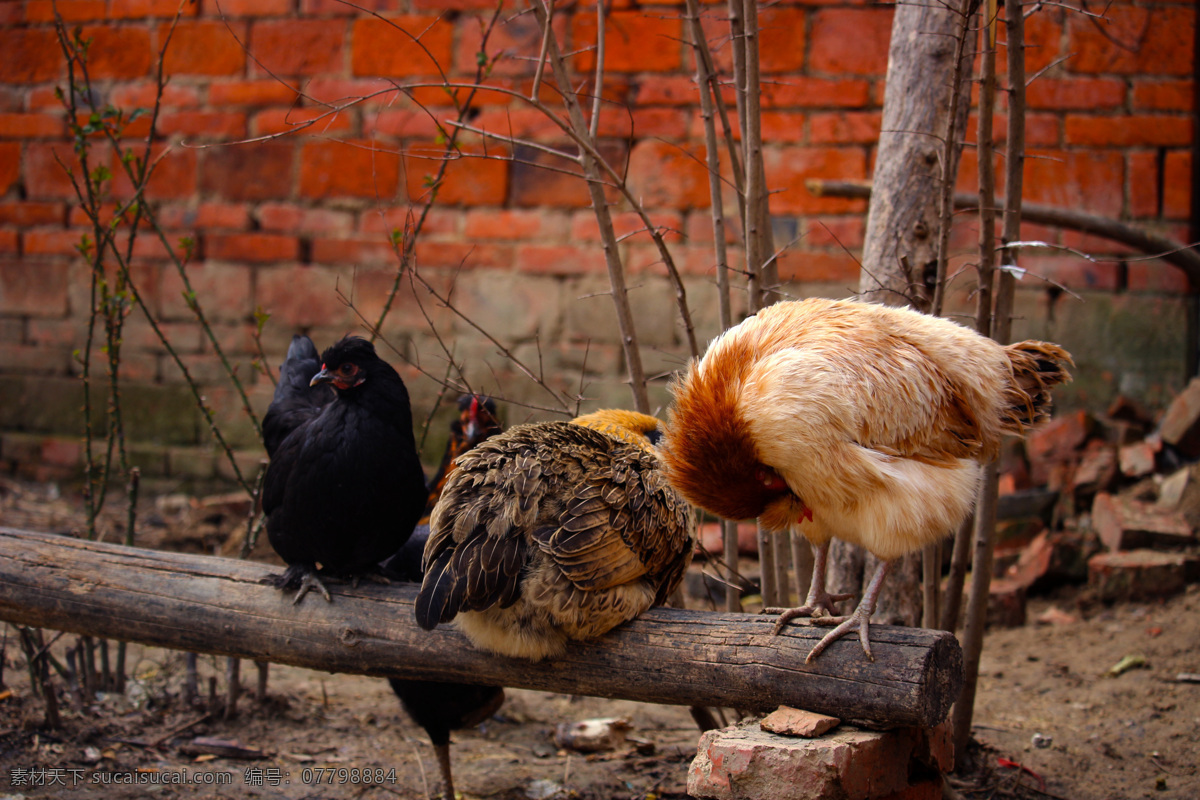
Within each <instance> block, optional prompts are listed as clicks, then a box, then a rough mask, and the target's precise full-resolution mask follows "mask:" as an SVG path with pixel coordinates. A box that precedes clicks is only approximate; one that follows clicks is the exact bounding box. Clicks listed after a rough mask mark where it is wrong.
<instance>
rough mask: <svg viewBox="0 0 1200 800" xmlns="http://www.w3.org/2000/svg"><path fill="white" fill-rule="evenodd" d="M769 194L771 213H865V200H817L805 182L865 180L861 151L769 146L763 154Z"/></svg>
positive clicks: (831, 198) (864, 159) (864, 164)
mask: <svg viewBox="0 0 1200 800" xmlns="http://www.w3.org/2000/svg"><path fill="white" fill-rule="evenodd" d="M763 155H764V162H765V164H766V171H767V175H768V176H770V188H771V189H772V190H778V193H776V194H772V195H771V212H772V213H774V214H788V213H819V214H842V213H850V212H854V211H865V210H866V201H864V200H848V199H844V198H836V197H816V196H814V195H813V194H812V193H811V192H810V191H809V190H808V188H807V187H806V186H805V183H806V182H807V181H808V180H809V179H811V178H828V179H831V180H859V179H862V178H865V177H867V174H866V173H867V158H866V154H865V153H864V151H863V150H862V149H859V148H850V147H779V148H775V147H771V148H767V149H766V150H765V152H764V154H763Z"/></svg>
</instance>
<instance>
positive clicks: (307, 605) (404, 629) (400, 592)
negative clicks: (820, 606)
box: [0, 528, 962, 727]
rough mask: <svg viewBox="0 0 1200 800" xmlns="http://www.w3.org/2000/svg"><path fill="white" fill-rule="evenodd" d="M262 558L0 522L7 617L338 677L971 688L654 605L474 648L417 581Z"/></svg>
mask: <svg viewBox="0 0 1200 800" xmlns="http://www.w3.org/2000/svg"><path fill="white" fill-rule="evenodd" d="M277 571H278V569H277V568H272V567H269V566H267V565H264V564H259V563H255V562H248V561H237V560H233V559H227V558H218V557H215V556H198V555H190V554H182V553H170V552H164V551H158V550H145V549H141V548H135V547H122V546H119V545H111V544H103V543H95V542H87V541H83V540H79V539H73V538H70V537H65V536H55V535H50V534H43V533H30V532H27V531H18V530H13V529H10V528H0V620H3V621H6V622H10V623H13V624H18V625H31V626H37V627H43V628H50V629H53V630H60V631H68V632H71V633H79V634H90V635H92V636H102V637H107V638H110V639H120V640H125V641H131V642H141V643H143V644H149V645H156V646H160V647H168V648H173V649H177V650H185V651H192V652H198V653H213V654H218V655H230V656H238V657H241V658H249V659H253V660H255V661H273V662H276V663H280V664H292V665H295V666H300V667H308V668H310V669H317V670H325V671H329V672H349V673H357V674H362V675H377V676H397V677H405V678H421V679H432V680H447V681H458V682H464V683H481V684H493V685H502V686H511V687H518V688H524V689H538V690H543V691H552V692H565V693H571V694H585V695H594V696H598V697H620V698H626V699H629V700H639V701H643V702H648V703H666V704H675V705H708V706H727V707H734V708H743V709H748V710H755V711H767V710H771V709H774V708H775V707H777V706H779V705H780V704H787V705H792V706H798V707H801V708H806V709H809V710H812V711H818V712H822V713H826V714H831V715H834V716H837V717H840V718H842V719H845V720H853V721H857V722H860V723H864V724H867V725H870V726H873V727H895V726H906V725H917V726H926V727H929V726H933V725H936V724H937V723H939V722H940V721H941V720H942V719H944V718H945V716H946V714H947V712H948V710H949V708H950V706H951V704H952V703H953V702H954V700H955V699H956V698H957V697H958V693H959V690H960V688H961V683H962V676H961V671H962V652H961V650H960V649H959V646H958V642H957V640H956V639H955V638H954V637H953V636H952V635H950V634H948V633H945V632H942V631H929V630H919V629H912V628H900V627H893V626H887V625H878V626H872V628H871V644H872V648H873V650H874V653H875V661H874V663H872V662H869V661H867V660H866V658H865V657H864V656H863V653H862V650H861V649H860V647H859V643H858V639H857V637H854V636H848V637H845V638H844V639H842V640H841V641H839V642H837V643H835V644H834V645H833V646H832V647H831V648H830V649H829V650H828V651H827V652H825V653H824V654H823V655H822V656H821V657H820V658H818V659H816V662H815V663H813V664H809V665H806V664H805V663H804V657H805V656H806V655H807V654H808V651H809V649H810V648H811V647H812V645H813V644H814V643H815V642H816V640H817V639H818V638H819V637H820V636H821V635H822V634H823V633H824V632H825V630H826V629H821V628H810V627H807V626H800V625H792V626H790V627H789V628H788V629H787V631H786V632H785V633H784V634H783V635H781V636H777V637H775V636H771V627H772V625H773V623H774V618H773V617H763V616H759V615H754V614H730V613H715V612H705V611H685V610H680V609H667V608H660V609H653V610H652V611H650V612H649V613H647V614H645V615H644V616H643V617H641V618H639V619H637V620H634V621H632V622H630V623H628V624H626V625H623V626H621V627H620V628H619V629H617V630H615V631H613V632H611V633H610V634H609V635H607V636H605V637H603V638H602V639H600V640H598V641H595V642H590V643H587V644H577V645H574V646H572V647H571V648H570V649H569V650H568V652H567V654H566V655H565V656H564V657H563V658H561V659H558V660H554V661H545V662H540V663H530V662H528V661H524V660H521V659H513V658H507V657H502V656H495V655H491V654H488V653H483V652H480V651H477V650H475V649H473V648H472V647H471V646H470V645H469V644H468V643H467V641H466V639H465V638H464V637H463V636H462V634H460V633H459V632H458V631H457V630H455V629H454V627H453V626H452V625H451V626H440V627H439V628H437V629H436V630H434V631H432V632H426V631H422V630H421V629H420V628H418V627H417V625H416V622H415V620H414V619H413V610H412V607H413V603H414V600H415V598H416V586H415V585H411V584H395V585H392V586H380V585H375V584H370V585H368V584H364V585H362V586H359V587H358V588H351V587H350V586H335V587H333V589H332V591H333V593H334V601H333V602H332V603H326V602H324V601H323V600H322V599H321V598H320V597H318V596H315V595H309V596H308V597H307V598H305V600H304V601H303V602H302V603H300V605H298V606H293V605H292V604H291V600H290V598H288V597H284V596H283V594H282V593H281V592H279V591H278V590H277V589H274V588H272V587H270V586H265V585H263V584H261V583H260V582H259V581H260V579H261V578H263V577H265V576H267V575H269V574H272V573H274V572H277Z"/></svg>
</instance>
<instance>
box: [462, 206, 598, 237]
mask: <svg viewBox="0 0 1200 800" xmlns="http://www.w3.org/2000/svg"><path fill="white" fill-rule="evenodd" d="M548 216H549V214H548V212H546V211H523V210H520V209H470V210H468V211H467V212H466V216H465V220H464V228H463V236H465V237H466V238H467V239H470V240H472V241H478V240H480V239H502V240H522V239H523V240H535V239H545V238H546V234H547V228H549V227H551V223H550V221H549V220H548ZM589 216H590V214H589ZM593 219H594V217H593Z"/></svg>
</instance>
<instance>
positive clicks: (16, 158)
mask: <svg viewBox="0 0 1200 800" xmlns="http://www.w3.org/2000/svg"><path fill="white" fill-rule="evenodd" d="M19 177H21V144H20V142H0V196H3V195H5V194H7V193H8V190H9V189H10V188H11V187H12V185H13V184H14V183H16V182H17V179H18V178H19Z"/></svg>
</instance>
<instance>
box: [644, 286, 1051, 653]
mask: <svg viewBox="0 0 1200 800" xmlns="http://www.w3.org/2000/svg"><path fill="white" fill-rule="evenodd" d="M1071 363H1072V362H1071V357H1070V355H1069V354H1068V353H1067V352H1066V351H1065V350H1063V349H1062V348H1061V347H1058V346H1057V345H1053V344H1048V343H1045V342H1034V341H1028V342H1019V343H1017V344H1013V345H1009V346H1007V347H1006V346H1002V345H1000V344H998V343H996V342H995V341H993V340H991V339H988V338H986V337H983V336H980V335H979V334H977V333H975V332H974V331H972V330H970V329H968V328H964V327H963V326H961V325H957V324H955V323H953V322H951V321H949V320H946V319H942V318H939V317H932V316H928V315H925V314H920V313H918V312H916V311H912V310H908V309H900V308H891V307H887V306H881V305H874V304H869V303H859V302H849V301H836V300H824V299H809V300H801V301H796V302H783V303H777V304H775V305H773V306H769V307H768V308H766V309H763V310H762V311H759V312H758V313H757V314H756V315H755V316H753V317H750V318H749V319H746V320H745V321H743V322H742V323H741V324H739V325H737V326H735V327H733V328H730V329H729V330H728V331H726V332H725V333H724V334H722V335H721V336H719V337H718V338H717V339H715V340H714V341H713V342H712V344H711V345H710V346H709V348H708V351H707V352H706V353H705V354H704V356H703V358H701V359H699V360H696V361H693V362H692V363H691V364H690V365H689V367H688V370H687V373H686V374H685V375H684V376H683V377H682V378H681V379H680V380H679V381H678V382H677V383H676V384H675V385H674V386H673V392H674V401H675V402H674V406H673V407H672V409H671V412H670V416H669V420H668V423H669V427H668V429H667V433H666V437H665V440H664V443H663V444H664V447H663V451H664V452H663V461H664V464H665V465H666V471H667V475H668V476H669V478H670V480H671V482H672V484H673V485H674V486H675V488H677V489H678V490H679V491H680V493H681V494H682V495H683V496H684V497H685V498H687V499H688V500H689V501H691V502H692V503H694V504H695V505H697V506H700V507H701V508H704V509H707V510H708V511H711V512H712V513H714V514H716V515H718V516H720V517H724V518H726V519H734V520H739V519H749V518H752V517H759V518H760V519H761V521H762V522H763V524H764V525H766V526H767V527H769V528H772V529H775V530H782V529H786V528H788V527H789V526H790V525H792V524H798V523H800V531H801V532H802V533H803V534H804V535H805V536H806V537H807V538H808V540H809V541H810V542H811V543H812V544H813V546H814V548H815V549H816V558H815V562H816V563H815V567H814V570H813V580H812V588H811V590H810V592H809V596H808V598H807V602H806V603H805V604H804V605H803V606H800V607H799V608H796V609H788V610H786V611H784V613H783V615H782V616H781V617H780V621H779V625H778V626H777V627H776V632H778V631H779V630H780V629H781V628H782V626H783V625H784V624H786V622H787V621H788V620H789V619H791V618H793V617H795V616H800V615H805V614H808V615H813V616H821V615H827V614H833V613H834V605H833V604H834V603H835V602H836V601H838V600H840V599H845V598H841V597H834V596H831V595H830V594H829V593H828V592H827V591H826V588H825V564H826V557H827V554H828V548H829V541H830V539H831V538H833V537H837V538H839V539H844V540H846V541H849V542H853V543H855V544H858V545H861V546H862V547H865V548H866V549H867V550H869V551H870V552H872V553H874V554H875V555H876V556H878V557H879V558H881V559H884V563H883V564H882V565H881V566H880V568H879V570H878V571H877V572H876V574H875V575H874V577H873V578H872V579H871V582H870V584H869V585H868V587H867V589H866V591H865V592H864V593H863V597H862V600H861V602H860V603H859V605H858V608H857V609H855V611H854V613H853V614H851V615H850V616H849V617H833V618H832V619H826V620H825V622H838V623H840V624H839V625H838V626H837V627H836V628H834V629H833V630H832V631H830V632H829V633H828V634H827V635H826V636H825V637H824V638H823V639H822V640H821V641H820V642H819V643H818V644H817V645H816V646H815V647H814V648H813V650H812V651H811V652H810V653H809V656H808V660H809V661H811V660H812V659H813V658H815V657H816V656H817V655H819V654H820V653H821V652H822V651H823V650H824V649H825V648H826V647H828V646H829V644H830V643H832V642H833V641H835V640H836V639H838V638H839V637H841V636H842V635H844V634H845V633H847V632H848V631H850V630H853V629H855V628H857V629H858V631H859V639H860V641H861V643H862V647H863V650H864V652H865V653H866V654H867V656H868V657H870V655H871V650H870V643H869V641H868V638H867V630H868V621H869V619H870V616H871V614H872V613H874V610H875V602H876V599H877V598H878V594H879V590H880V587H881V586H882V585H883V580H884V578H885V577H886V575H887V572H888V568H889V566H890V562H891V560H892V559H895V558H898V557H899V556H902V555H904V554H905V553H909V552H912V551H914V550H918V549H920V548H921V547H923V546H924V545H926V544H929V543H931V542H934V541H937V540H938V539H940V538H942V537H943V536H945V535H947V534H948V533H949V532H950V531H952V530H953V529H954V528H955V527H956V526H957V525H958V524H959V523H961V521H962V520H963V519H964V518H965V517H966V515H967V514H968V513H969V512H970V509H971V505H972V502H973V501H974V498H975V493H976V485H977V479H978V464H979V462H981V461H988V460H990V459H992V458H994V457H995V456H996V454H997V451H998V449H999V447H1000V443H1001V439H1002V438H1003V436H1005V435H1006V434H1015V435H1021V434H1023V433H1024V432H1025V431H1026V430H1027V429H1028V428H1029V426H1031V425H1033V424H1035V423H1036V422H1038V421H1039V420H1041V419H1043V418H1044V417H1045V416H1047V414H1048V409H1049V402H1050V389H1051V388H1052V387H1054V386H1055V385H1056V384H1058V383H1061V382H1063V381H1066V380H1069V376H1068V374H1067V372H1066V367H1067V365H1069V364H1071Z"/></svg>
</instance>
